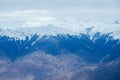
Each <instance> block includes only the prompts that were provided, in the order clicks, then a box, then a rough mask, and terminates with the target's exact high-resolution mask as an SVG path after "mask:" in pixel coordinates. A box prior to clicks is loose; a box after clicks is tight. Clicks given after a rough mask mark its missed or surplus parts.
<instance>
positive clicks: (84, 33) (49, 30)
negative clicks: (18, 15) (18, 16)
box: [0, 19, 120, 80]
mask: <svg viewBox="0 0 120 80" xmlns="http://www.w3.org/2000/svg"><path fill="white" fill-rule="evenodd" d="M58 23H59V24H58ZM119 33H120V31H119V24H111V25H108V24H101V23H97V22H94V21H88V20H87V21H86V20H85V21H81V20H79V19H65V20H62V21H61V20H60V21H56V22H54V23H51V24H46V25H42V26H39V27H26V28H18V29H2V28H1V29H0V58H1V59H0V80H7V79H9V80H17V79H20V80H22V79H23V80H62V79H63V80H65V79H66V80H78V79H80V80H91V79H94V80H99V79H98V78H99V76H101V77H103V75H102V74H103V71H105V73H110V72H112V71H113V70H115V71H116V72H112V73H113V74H120V72H118V70H119V68H113V69H112V68H111V67H117V66H118V67H119V65H120V64H119V60H120V58H119V57H120V35H119ZM116 61H117V62H116ZM112 64H113V65H115V66H113V65H112ZM107 68H108V69H107ZM110 69H112V71H109V70H110ZM98 72H100V73H98ZM81 73H82V74H81ZM90 73H91V74H90ZM96 73H97V74H96ZM94 75H96V76H98V77H96V79H95V78H93V76H94ZM104 75H105V74H104ZM110 75H111V74H110ZM86 76H87V77H86ZM114 77H115V75H111V77H110V78H109V77H105V78H104V77H103V80H104V79H110V80H114V79H116V78H118V79H116V80H119V79H120V78H119V77H118V76H117V77H115V78H114Z"/></svg>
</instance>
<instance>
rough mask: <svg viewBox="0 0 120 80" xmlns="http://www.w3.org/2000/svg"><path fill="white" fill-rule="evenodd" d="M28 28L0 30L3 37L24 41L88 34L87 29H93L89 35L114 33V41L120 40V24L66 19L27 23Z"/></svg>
mask: <svg viewBox="0 0 120 80" xmlns="http://www.w3.org/2000/svg"><path fill="white" fill-rule="evenodd" d="M24 26H26V27H21V28H17V29H0V35H1V36H4V35H5V36H8V37H10V38H15V39H20V40H24V39H25V38H26V36H28V37H29V38H31V36H33V35H34V34H37V35H39V38H40V37H42V36H44V35H54V36H55V35H56V34H70V35H79V33H87V31H86V29H88V28H92V29H91V30H90V32H89V35H90V37H91V39H92V36H93V35H94V34H95V33H96V32H100V33H101V34H107V33H112V34H111V36H113V38H114V39H120V35H119V34H120V27H119V26H120V24H105V23H100V22H97V21H95V20H87V19H85V20H83V19H79V18H64V19H53V20H50V21H49V22H46V21H43V22H42V21H41V22H39V21H32V22H27V24H26V23H25V25H24Z"/></svg>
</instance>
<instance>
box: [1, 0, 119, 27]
mask: <svg viewBox="0 0 120 80" xmlns="http://www.w3.org/2000/svg"><path fill="white" fill-rule="evenodd" d="M119 11H120V0H0V21H7V22H8V21H26V20H31V19H35V20H36V19H39V18H41V19H43V20H44V19H47V20H50V18H51V17H65V16H75V17H80V16H81V15H82V16H91V15H98V16H99V15H102V14H106V15H109V14H112V13H113V15H116V14H117V15H118V12H119ZM3 23H5V22H3ZM3 23H0V26H1V24H2V25H4V24H3Z"/></svg>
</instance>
